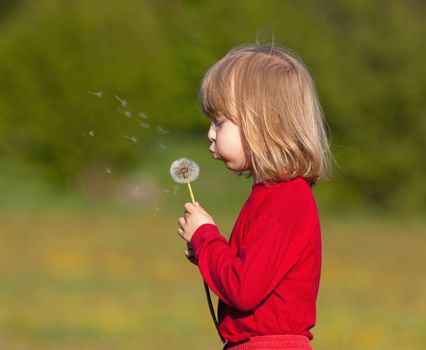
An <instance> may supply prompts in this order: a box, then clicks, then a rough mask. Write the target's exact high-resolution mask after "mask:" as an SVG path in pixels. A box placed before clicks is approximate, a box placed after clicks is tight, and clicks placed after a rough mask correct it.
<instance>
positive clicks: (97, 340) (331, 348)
mask: <svg viewBox="0 0 426 350" xmlns="http://www.w3.org/2000/svg"><path fill="white" fill-rule="evenodd" d="M182 140H186V139H185V138H183V139H182V138H177V139H175V140H173V139H170V142H165V144H166V145H167V150H164V149H159V148H158V149H155V150H153V151H152V157H151V158H150V161H147V162H145V163H144V164H143V165H141V167H140V168H139V169H137V170H136V171H135V173H134V174H131V175H129V177H127V178H125V179H121V180H118V179H116V182H114V181H111V184H114V186H113V188H114V191H109V192H108V196H105V197H104V196H100V197H99V195H98V197H93V196H91V195H90V194H88V195H87V196H86V197H84V198H83V197H82V196H80V195H77V194H76V193H74V192H72V191H71V192H70V193H68V194H64V193H57V192H55V191H53V190H49V189H48V187H47V186H46V185H45V184H43V183H42V182H41V181H40V180H39V179H38V177H37V176H36V175H35V174H34V173H33V172H32V171H31V170H30V169H27V168H24V167H22V166H21V165H19V164H12V163H10V162H0V184H1V186H2V188H0V190H1V193H2V196H1V198H0V208H1V213H0V222H1V226H0V281H1V283H0V349H8V350H9V349H13V350H15V349H19V350H20V349H31V350H38V349H43V350H44V349H153V350H163V349H205V350H214V349H221V344H220V341H219V339H218V337H217V334H216V331H215V328H214V325H213V323H212V321H211V319H210V314H209V311H208V307H207V303H206V300H205V294H204V289H203V285H202V280H201V276H200V275H199V272H198V270H197V268H196V266H194V265H192V264H190V263H189V262H188V261H187V260H186V259H185V257H184V249H185V242H184V241H183V240H181V239H180V238H179V237H178V235H177V233H176V229H177V218H178V217H179V216H181V215H182V213H183V204H184V203H185V202H187V201H189V194H188V191H187V189H186V188H185V186H182V185H181V186H178V187H175V186H176V184H174V183H173V181H172V180H171V178H170V175H169V172H168V171H169V166H170V164H171V162H172V161H173V160H175V159H177V158H179V157H181V156H189V157H190V158H192V159H194V160H196V161H197V162H198V163H199V164H200V166H201V172H200V178H199V179H198V180H197V181H196V182H195V183H194V184H193V189H194V193H195V197H196V199H197V200H198V201H199V202H200V203H201V205H203V207H204V208H205V209H206V210H207V211H208V212H209V213H210V214H211V215H212V216H213V218H214V219H215V221H216V223H217V224H218V226H219V228H220V230H221V232H222V233H223V234H224V235H225V236H227V237H228V236H229V233H230V232H231V230H232V227H233V224H234V221H235V219H236V217H237V215H238V212H239V210H240V208H241V205H242V204H243V202H244V201H245V199H246V197H247V196H248V194H249V192H250V189H251V185H252V183H251V181H252V180H251V179H244V178H239V177H237V176H235V175H233V174H232V173H231V172H229V171H226V170H225V169H224V167H223V164H221V163H220V162H217V161H212V159H211V158H209V154H208V151H207V149H208V141H207V139H200V140H198V141H197V140H195V141H194V140H188V142H186V141H185V142H184V141H182ZM112 170H113V172H112V175H111V177H112V176H113V175H114V173H115V172H114V169H112ZM96 181H98V183H95V184H94V185H96V186H99V185H100V184H101V185H102V181H104V182H107V181H109V180H108V178H107V177H106V176H105V175H102V176H99V177H98V179H97V180H96ZM139 184H141V186H142V187H141V188H142V190H141V191H139V187H137V186H139ZM333 186H334V183H333V181H331V182H329V183H324V184H322V185H320V186H318V188H315V190H314V192H315V196H316V198H317V202H318V204H319V209H320V213H321V224H322V232H323V270H322V280H321V287H320V292H319V297H318V315H317V316H318V317H317V318H318V324H317V326H316V327H315V328H314V329H313V333H314V336H315V338H314V341H313V345H314V348H315V349H316V350H340V349H344V350H352V349H353V350H355V349H362V350H370V349H371V350H372V349H374V350H377V349H386V350H388V349H404V350H410V349H424V348H425V347H426V300H425V295H426V279H425V278H424V276H425V273H424V271H423V268H424V266H425V265H426V264H425V262H426V258H425V246H426V234H425V232H426V220H425V219H424V218H419V217H417V218H415V217H413V218H410V219H408V217H406V216H396V215H395V214H393V215H391V214H390V213H385V212H381V213H379V212H376V213H374V212H371V211H370V212H369V213H368V214H366V213H365V212H364V213H363V214H360V213H358V214H357V213H356V211H348V210H346V209H345V205H346V204H348V203H347V199H345V198H342V199H341V201H340V202H338V203H337V206H341V207H342V210H340V211H339V210H336V205H335V206H334V209H333V208H330V207H327V206H325V205H324V203H325V202H326V200H327V199H329V198H330V197H328V196H329V194H330V193H331V192H327V191H328V189H330V188H333Z"/></svg>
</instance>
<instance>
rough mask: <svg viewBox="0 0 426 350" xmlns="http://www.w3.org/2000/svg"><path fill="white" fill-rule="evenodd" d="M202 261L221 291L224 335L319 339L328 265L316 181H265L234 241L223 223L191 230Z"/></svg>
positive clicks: (203, 270)
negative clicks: (316, 330) (317, 326)
mask: <svg viewBox="0 0 426 350" xmlns="http://www.w3.org/2000/svg"><path fill="white" fill-rule="evenodd" d="M191 244H192V246H193V249H194V254H195V261H196V263H197V265H198V267H199V270H200V272H201V275H202V276H203V278H204V280H205V281H206V283H207V285H208V286H209V287H210V289H212V290H213V292H214V293H215V294H216V295H217V296H218V297H219V304H218V319H219V331H220V334H221V335H222V337H224V338H225V339H226V340H228V341H229V342H231V343H238V342H241V341H244V340H247V339H249V338H250V336H255V335H269V334H300V335H305V336H306V337H308V338H309V339H312V338H313V335H312V333H311V332H310V329H311V328H312V327H313V326H314V325H315V321H316V298H317V294H318V288H319V281H320V271H321V232H320V222H319V217H318V210H317V206H316V203H315V199H314V196H313V194H312V190H311V186H310V185H309V183H308V182H307V181H306V180H305V179H304V178H302V177H296V178H295V179H293V180H291V181H284V182H280V183H276V184H266V183H265V182H259V183H257V184H255V185H253V186H252V192H251V193H250V196H249V197H248V199H247V200H246V202H245V203H244V205H243V207H242V209H241V211H240V214H239V216H238V218H237V221H236V223H235V225H234V228H233V230H232V233H231V236H230V239H229V243H228V241H227V240H226V238H225V237H223V236H222V235H221V234H220V232H219V230H218V227H217V226H216V225H213V224H204V225H201V226H200V227H199V228H198V229H197V230H196V231H195V232H194V235H193V236H192V239H191Z"/></svg>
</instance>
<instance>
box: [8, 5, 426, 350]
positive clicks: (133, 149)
mask: <svg viewBox="0 0 426 350" xmlns="http://www.w3.org/2000/svg"><path fill="white" fill-rule="evenodd" d="M425 19H426V3H425V2H423V1H417V0H405V1H403V0H388V1H368V0H328V1H323V0H310V1H305V0H301V1H279V0H270V1H266V2H259V1H252V0H244V1H243V0H235V1H232V2H229V1H224V0H216V1H210V0H208V1H207V0H206V1H194V0H192V1H189V0H188V1H175V0H168V1H167V0H157V1H150V0H143V1H140V0H139V1H137V0H122V1H108V2H106V1H100V0H89V1H87V0H86V1H83V0H74V1H65V0H56V1H55V0H31V1H29V0H0V189H1V196H0V210H1V211H0V223H1V225H0V280H1V283H0V348H1V349H158V350H160V349H170V348H172V349H212V350H213V349H221V344H220V341H219V339H218V337H217V334H216V331H215V328H214V325H213V323H212V321H211V319H210V315H209V311H208V307H207V303H206V300H205V295H204V289H203V285H202V280H201V276H200V274H199V273H198V270H197V268H196V267H195V266H194V265H192V264H190V263H189V262H188V261H186V259H185V257H184V249H185V242H184V241H183V240H181V239H180V238H179V237H178V235H177V233H176V229H177V227H178V225H177V218H178V217H180V216H182V214H183V204H184V203H185V202H188V201H190V197H189V193H188V190H187V187H185V186H183V185H178V184H176V183H174V182H173V180H172V179H171V177H170V175H169V168H170V164H171V163H172V161H173V160H175V159H178V158H180V157H188V158H191V159H193V160H195V161H196V162H197V163H198V164H199V165H200V168H201V170H200V176H199V178H198V180H197V181H196V182H194V183H193V184H192V187H193V190H194V194H195V198H196V200H198V201H199V202H200V203H201V205H202V206H203V207H204V208H205V209H206V210H207V211H208V212H209V213H210V214H211V215H212V216H213V217H214V219H215V221H216V223H217V225H218V226H219V228H220V230H221V232H222V233H223V234H224V235H225V236H226V237H229V234H230V232H231V231H232V227H233V224H234V222H235V219H236V217H237V216H238V213H239V210H240V208H241V206H242V204H243V203H244V202H245V200H246V198H247V197H248V195H249V193H250V190H251V186H252V184H253V183H252V181H253V180H252V179H247V178H245V177H243V176H241V177H238V176H236V175H235V174H233V173H232V172H230V171H229V170H227V169H226V168H225V167H224V165H223V164H222V163H220V162H217V161H214V160H213V159H212V158H211V156H210V153H209V151H208V147H209V144H210V143H209V141H208V139H207V130H208V127H209V121H208V120H207V118H205V117H204V116H203V115H202V114H201V112H200V108H199V105H198V89H199V85H200V82H201V79H202V77H203V75H204V73H205V72H206V70H207V69H208V68H209V67H210V66H211V65H212V64H213V63H214V62H216V61H217V60H218V59H220V58H221V57H222V56H223V55H225V54H226V52H228V51H229V50H230V49H231V48H232V47H234V46H236V45H240V44H243V43H255V42H256V40H258V41H259V42H260V43H264V44H268V43H271V42H272V40H274V41H275V43H276V44H279V45H283V46H286V47H289V48H291V49H293V50H294V51H295V52H296V53H298V54H299V55H300V56H301V57H302V59H303V60H304V61H305V63H306V65H307V66H308V68H309V70H310V72H311V74H312V77H313V79H314V81H315V82H316V86H317V89H318V94H319V97H320V100H321V103H322V106H323V109H324V114H325V116H326V119H327V121H328V125H329V129H330V140H331V145H332V151H333V154H334V156H335V158H336V160H337V163H338V165H335V167H334V172H333V176H332V177H331V178H330V179H329V180H328V181H326V182H323V183H320V184H318V185H317V186H315V187H314V195H315V197H316V199H317V204H318V208H319V211H320V215H321V224H322V232H323V254H324V255H323V270H322V280H321V288H320V292H319V296H318V309H317V313H318V319H317V321H318V322H317V326H316V327H315V328H314V329H313V333H314V336H315V338H314V340H313V346H314V348H315V349H318V350H321V349H324V350H325V349H327V350H332V349H347V350H350V349H364V350H367V349H423V348H424V347H425V346H426V301H425V298H424V296H425V295H426V280H425V278H424V271H423V267H424V266H425V260H426V259H425V253H426V252H425V248H424V247H425V246H426V230H425V229H426V220H425V218H424V213H425V209H426V186H425V180H424V175H425V172H426V165H425V164H426V162H425V150H426V104H425V94H426V69H425V64H424V57H425V56H426V46H425V44H424V37H425V34H426V21H425ZM215 304H216V299H215Z"/></svg>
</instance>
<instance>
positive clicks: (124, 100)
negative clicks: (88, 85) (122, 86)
mask: <svg viewBox="0 0 426 350" xmlns="http://www.w3.org/2000/svg"><path fill="white" fill-rule="evenodd" d="M114 97H115V99H116V100H117V101H118V102H120V104H121V107H123V108H126V106H127V100H126V99H124V98H120V97H119V96H117V95H114Z"/></svg>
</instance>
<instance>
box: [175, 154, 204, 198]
mask: <svg viewBox="0 0 426 350" xmlns="http://www.w3.org/2000/svg"><path fill="white" fill-rule="evenodd" d="M199 174H200V167H199V166H198V164H197V163H195V162H194V161H193V160H191V159H188V158H185V157H183V158H180V159H178V160H175V161H174V162H173V163H172V165H171V167H170V175H171V176H172V178H173V180H175V181H176V182H177V183H186V184H188V189H189V193H190V195H191V199H192V203H195V198H194V194H193V192H192V188H191V182H193V181H195V180H196V179H197V178H198V175H199Z"/></svg>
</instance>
